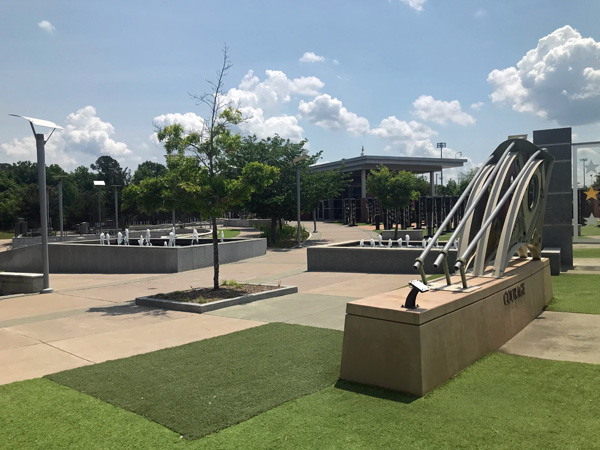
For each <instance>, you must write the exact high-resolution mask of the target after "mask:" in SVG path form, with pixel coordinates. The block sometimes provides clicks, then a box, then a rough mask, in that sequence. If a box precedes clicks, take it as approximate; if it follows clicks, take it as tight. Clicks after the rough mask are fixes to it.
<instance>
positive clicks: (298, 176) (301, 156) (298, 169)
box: [292, 154, 308, 248]
mask: <svg viewBox="0 0 600 450" xmlns="http://www.w3.org/2000/svg"><path fill="white" fill-rule="evenodd" d="M307 158H308V155H307V154H304V155H300V156H298V157H297V158H294V159H293V160H292V163H294V164H295V165H296V205H297V212H298V246H297V247H296V248H302V237H301V233H300V163H301V162H302V161H304V160H305V159H307Z"/></svg>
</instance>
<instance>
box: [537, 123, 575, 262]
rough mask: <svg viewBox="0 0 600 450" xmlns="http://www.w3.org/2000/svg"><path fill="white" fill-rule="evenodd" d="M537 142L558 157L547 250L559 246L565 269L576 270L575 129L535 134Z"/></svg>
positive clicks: (549, 204) (545, 239)
mask: <svg viewBox="0 0 600 450" xmlns="http://www.w3.org/2000/svg"><path fill="white" fill-rule="evenodd" d="M533 143H534V144H535V145H537V146H538V147H541V148H545V149H547V150H548V152H549V153H550V154H551V155H552V156H554V167H553V168H552V175H551V177H550V189H549V192H548V198H547V200H546V214H545V222H544V231H543V237H542V240H543V242H542V243H543V246H544V248H549V247H559V248H560V263H561V265H562V266H565V267H568V268H572V267H573V182H572V180H571V174H572V161H571V151H572V147H571V145H572V133H571V128H570V127H569V128H554V129H549V130H537V131H534V132H533Z"/></svg>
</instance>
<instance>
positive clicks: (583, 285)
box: [547, 273, 600, 314]
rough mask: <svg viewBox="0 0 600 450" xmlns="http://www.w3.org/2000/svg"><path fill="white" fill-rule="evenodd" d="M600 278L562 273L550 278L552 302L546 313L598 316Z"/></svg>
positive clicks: (599, 312)
mask: <svg viewBox="0 0 600 450" xmlns="http://www.w3.org/2000/svg"><path fill="white" fill-rule="evenodd" d="M599 280H600V277H599V276H598V275H587V274H576V273H563V274H561V275H560V276H558V277H552V294H553V297H552V300H551V301H550V305H549V306H548V308H547V310H548V311H562V312H573V313H585V314H600V296H598V290H599V289H600V281H599Z"/></svg>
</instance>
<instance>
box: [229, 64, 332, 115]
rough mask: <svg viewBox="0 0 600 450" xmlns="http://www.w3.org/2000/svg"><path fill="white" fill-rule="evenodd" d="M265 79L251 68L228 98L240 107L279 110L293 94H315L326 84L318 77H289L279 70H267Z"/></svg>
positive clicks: (231, 90)
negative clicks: (261, 78)
mask: <svg viewBox="0 0 600 450" xmlns="http://www.w3.org/2000/svg"><path fill="white" fill-rule="evenodd" d="M265 74H266V78H265V79H264V81H260V79H259V78H258V77H257V76H256V75H254V71H252V70H250V71H248V73H247V74H246V75H245V76H244V78H243V79H242V81H241V82H240V84H239V86H238V87H237V89H236V88H234V89H230V90H229V92H227V94H226V97H227V100H229V101H233V102H234V103H236V104H239V106H240V107H253V108H261V109H263V110H264V111H269V112H271V111H278V110H279V108H280V107H281V105H282V104H284V103H288V102H290V101H291V96H292V94H297V95H302V96H315V95H318V94H319V91H320V89H322V88H323V86H324V85H325V84H324V83H323V82H322V81H321V80H319V79H318V78H317V77H299V78H293V79H289V78H288V77H287V75H286V74H285V73H283V72H281V71H279V70H267V71H265Z"/></svg>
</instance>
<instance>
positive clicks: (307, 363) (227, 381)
mask: <svg viewBox="0 0 600 450" xmlns="http://www.w3.org/2000/svg"><path fill="white" fill-rule="evenodd" d="M341 344H342V333H341V332H340V331H335V330H328V329H322V328H313V327H305V326H300V325H287V324H280V323H273V324H267V325H263V326H260V327H256V328H251V329H248V330H244V331H240V332H237V333H232V334H229V335H225V336H220V337H217V338H214V339H208V340H203V341H198V342H194V343H191V344H187V345H184V346H180V347H175V348H170V349H165V350H160V351H157V352H153V353H148V354H144V355H138V356H133V357H131V358H126V359H120V360H116V361H108V362H105V363H102V364H96V365H92V366H87V367H81V368H78V369H73V370H69V371H65V372H60V373H57V374H53V375H50V376H48V378H49V379H50V380H52V381H55V382H57V383H60V384H62V385H64V386H68V387H71V388H73V389H76V390H78V391H80V392H83V393H86V394H89V395H92V396H94V397H96V398H99V399H100V400H103V401H105V402H107V403H110V404H112V405H115V406H118V407H120V408H123V409H125V410H128V411H132V412H135V413H137V414H139V415H141V416H143V417H146V418H148V419H150V420H152V421H154V422H157V423H160V424H162V425H164V426H165V427H167V428H169V429H171V430H174V431H176V432H177V433H179V434H181V435H183V436H184V437H185V438H187V439H197V438H199V437H202V436H205V435H207V434H210V433H214V432H216V431H219V430H222V429H224V428H227V427H229V426H231V425H234V424H236V423H239V422H242V421H244V420H247V419H249V418H250V417H253V416H255V415H257V414H260V413H262V412H264V411H267V410H269V409H272V408H274V407H276V406H279V405H281V404H282V403H285V402H287V401H290V400H293V399H295V398H298V397H300V396H304V395H307V394H311V393H313V392H316V391H318V390H320V389H323V388H324V387H326V386H329V385H331V384H332V383H334V382H335V381H336V380H337V378H338V376H339V364H340V359H341ZM0 442H1V441H0Z"/></svg>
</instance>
